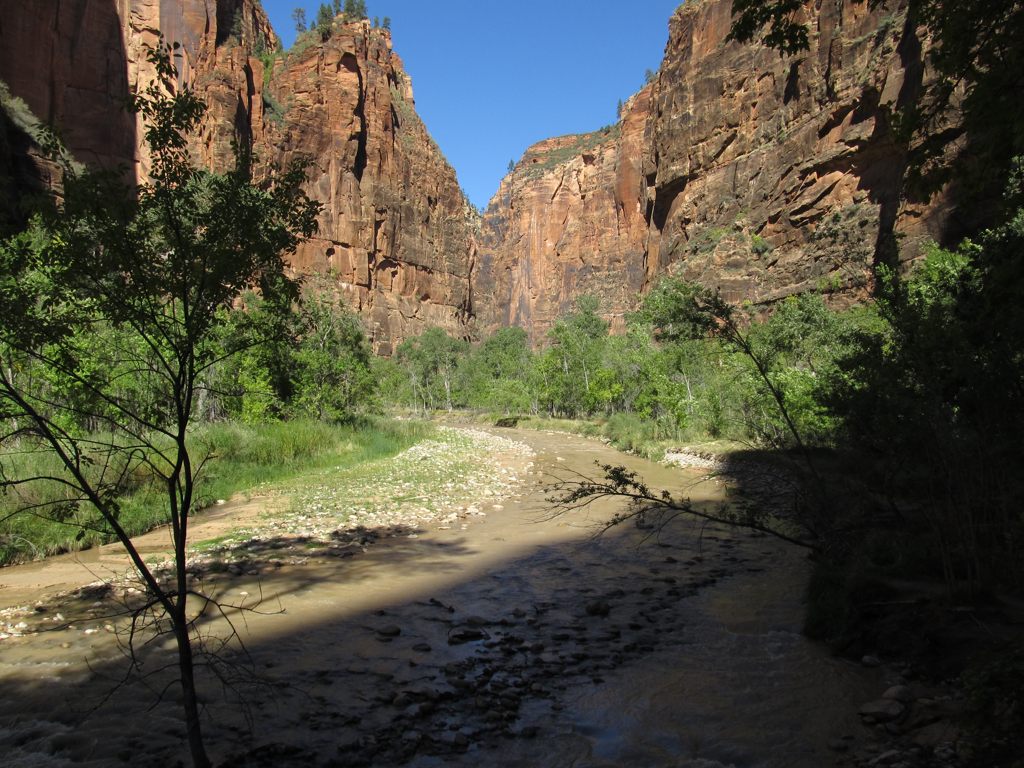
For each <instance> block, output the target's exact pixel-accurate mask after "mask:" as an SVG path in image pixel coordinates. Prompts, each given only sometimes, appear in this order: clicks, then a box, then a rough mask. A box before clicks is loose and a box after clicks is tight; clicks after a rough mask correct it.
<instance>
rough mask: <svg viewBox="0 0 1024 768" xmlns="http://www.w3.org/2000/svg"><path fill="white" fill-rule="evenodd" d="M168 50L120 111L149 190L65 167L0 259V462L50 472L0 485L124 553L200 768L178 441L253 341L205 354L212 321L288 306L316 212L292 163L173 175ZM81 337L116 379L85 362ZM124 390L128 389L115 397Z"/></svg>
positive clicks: (198, 618) (243, 155) (189, 469)
mask: <svg viewBox="0 0 1024 768" xmlns="http://www.w3.org/2000/svg"><path fill="white" fill-rule="evenodd" d="M177 48H178V46H177V44H175V45H174V46H173V48H172V47H169V46H167V45H165V44H164V43H162V42H161V43H160V44H159V45H158V47H157V48H155V49H152V50H151V51H150V52H149V60H150V61H151V63H152V64H153V65H154V67H155V71H156V78H155V80H154V81H153V82H152V83H151V84H149V85H148V86H147V87H145V88H143V89H141V91H140V92H139V93H138V94H137V95H135V96H134V97H133V98H132V99H131V100H130V105H129V106H130V109H131V110H133V111H134V112H136V113H138V114H139V115H141V117H142V119H143V121H144V123H145V125H146V128H145V141H146V144H147V145H148V147H149V152H150V156H151V159H152V170H151V174H150V179H149V181H148V182H146V183H144V184H142V185H140V186H138V187H137V188H133V186H130V185H127V184H126V183H125V182H123V181H122V180H121V179H120V178H118V177H116V176H114V175H110V174H99V173H98V174H89V173H81V174H79V173H76V172H75V171H74V170H73V169H72V168H70V167H68V168H66V169H65V177H64V199H63V203H62V204H61V205H60V206H59V209H58V210H57V211H56V212H55V214H54V215H52V216H48V217H45V219H44V220H42V221H37V223H36V225H35V227H34V228H33V230H32V231H30V232H27V233H23V234H21V235H18V236H15V237H13V238H10V239H8V240H7V241H5V242H3V243H2V245H0V315H2V316H3V318H4V320H3V324H2V325H0V416H2V419H3V421H2V423H3V424H4V425H5V427H6V428H5V431H4V433H3V434H2V435H0V437H2V441H3V445H4V447H5V448H6V447H7V446H9V445H11V444H12V443H15V442H16V444H17V446H18V450H19V452H21V453H26V452H27V453H32V452H38V453H42V454H46V455H47V456H48V457H49V458H50V459H51V460H53V461H54V462H55V463H56V465H57V466H58V467H59V469H58V470H57V471H54V472H47V473H45V475H46V477H45V478H43V477H41V476H40V475H39V474H35V475H33V476H10V475H9V473H8V472H7V471H6V470H5V472H4V474H3V476H2V477H0V482H2V488H3V490H4V491H5V492H8V493H12V494H14V493H17V492H18V491H20V490H21V489H23V488H24V487H26V486H28V485H31V484H32V483H33V482H39V481H41V480H44V479H45V480H46V481H48V482H49V483H51V484H56V485H59V486H61V487H63V488H64V489H65V492H64V493H63V494H62V498H61V500H60V501H59V503H58V502H54V503H51V504H45V503H43V504H40V505H37V506H36V507H35V508H33V509H32V510H31V512H32V513H34V514H48V515H50V516H51V517H53V518H55V519H59V520H63V521H66V522H68V523H76V524H79V525H83V526H87V527H92V528H94V529H98V530H101V531H103V532H106V533H108V534H109V535H110V536H112V537H113V538H116V539H117V540H118V541H120V543H121V544H122V545H123V546H124V548H125V550H126V551H127V553H128V556H129V558H130V559H131V562H132V564H133V565H134V567H135V569H136V570H137V572H138V574H139V577H140V578H141V581H142V583H143V584H144V586H145V592H146V600H145V602H144V604H143V605H142V606H141V607H139V608H138V613H137V614H136V619H137V620H138V619H139V617H140V616H143V615H145V616H146V617H148V621H149V622H150V625H151V626H156V627H158V628H161V629H164V630H165V631H168V632H170V633H171V634H172V635H173V637H174V640H175V645H176V649H177V659H176V663H175V664H174V665H173V668H174V669H175V672H176V675H177V678H178V682H179V684H180V686H181V693H182V702H183V706H184V716H185V721H186V725H187V738H188V747H189V750H190V752H191V756H192V761H193V763H194V765H195V766H197V767H202V766H208V765H210V760H209V758H208V757H207V755H206V751H205V748H204V744H203V737H202V730H201V723H200V711H199V704H198V694H197V687H196V686H197V678H196V667H197V664H198V663H199V660H201V659H202V658H204V657H203V655H202V654H203V650H204V649H203V647H202V637H201V635H200V634H199V630H200V623H201V622H202V621H203V620H204V619H205V618H206V616H207V614H208V613H210V612H211V611H215V610H216V607H217V606H216V603H214V602H213V601H211V599H210V598H209V597H208V596H203V595H200V594H198V593H197V592H196V587H195V585H194V584H193V583H190V579H189V575H188V573H187V561H186V557H187V554H186V546H187V540H188V529H189V523H190V520H191V519H192V517H193V514H194V512H195V509H196V504H197V498H196V493H195V491H196V479H197V476H198V475H199V473H200V472H201V469H202V467H203V464H204V461H205V460H206V458H207V457H205V456H203V455H202V454H201V452H200V451H198V450H197V449H196V447H195V446H194V445H193V440H192V437H191V434H190V427H191V426H192V424H193V420H194V414H195V411H196V399H197V394H198V391H199V388H200V386H201V382H202V379H203V376H204V374H205V373H206V372H207V371H208V370H210V369H211V367H213V366H215V365H216V364H217V363H218V362H219V360H220V359H222V358H223V357H225V356H228V355H231V354H233V353H235V352H237V351H239V348H240V346H244V345H245V344H252V343H256V342H257V341H258V339H250V340H248V341H246V342H239V346H236V347H235V348H233V349H223V348H221V347H220V346H219V345H217V344H214V343H213V338H214V337H215V336H216V335H217V333H216V331H217V328H218V325H219V324H220V323H222V322H224V320H223V318H224V317H225V313H224V312H223V310H224V309H225V308H227V307H230V305H231V304H232V302H233V301H234V300H235V299H236V298H237V297H238V296H239V295H240V293H241V292H242V291H243V290H246V289H252V288H256V289H259V290H261V291H262V292H264V293H265V294H275V293H281V292H285V293H294V291H295V286H294V284H292V283H291V282H290V281H288V280H287V279H286V278H285V276H284V268H285V261H284V258H285V256H286V255H288V254H290V253H292V252H294V250H295V248H296V245H297V243H298V242H299V241H300V239H302V238H305V237H308V236H310V235H311V234H312V233H313V232H314V230H315V220H316V215H317V212H318V210H319V204H318V203H315V202H312V201H310V200H309V199H308V198H307V197H306V196H305V194H303V193H302V191H301V189H300V184H301V183H302V181H303V179H304V168H303V166H302V164H301V163H296V164H293V165H292V166H290V167H289V168H287V169H285V170H283V171H280V172H277V173H275V174H271V177H270V178H268V179H267V180H265V181H263V182H262V183H260V184H258V185H257V184H254V183H253V158H252V156H251V155H250V154H249V152H247V151H246V149H245V148H240V149H239V151H238V152H237V157H236V164H235V167H234V168H233V169H231V170H230V171H228V172H226V173H223V174H214V173H210V172H207V171H204V170H200V169H198V168H196V167H195V166H194V165H193V164H192V163H191V162H190V158H189V152H188V140H189V135H190V134H191V133H192V132H194V131H195V130H196V129H197V127H198V125H199V122H200V120H201V118H202V116H203V114H204V111H205V105H204V103H203V102H202V101H201V100H200V98H199V97H198V96H197V95H196V94H195V92H194V91H193V90H192V89H191V88H190V87H189V86H188V85H183V86H182V85H179V84H178V75H177V72H176V69H175V65H174V56H175V54H174V50H175V49H177ZM286 303H287V302H286ZM98 335H103V336H104V338H105V339H106V344H107V345H108V349H107V353H106V354H107V355H108V356H109V357H111V358H112V359H113V360H115V361H116V364H115V365H104V366H95V365H91V364H90V360H91V358H92V350H93V349H94V346H95V344H94V342H95V340H96V339H97V336H98ZM111 345H112V348H110V346H111ZM129 379H133V380H134V381H135V382H136V383H137V384H138V386H132V387H125V386H124V383H125V381H127V380H129ZM48 382H51V383H52V382H59V387H58V386H53V385H51V384H48ZM139 477H145V478H149V479H151V480H152V481H153V482H155V483H156V484H157V485H158V487H162V488H163V498H164V502H165V504H166V512H167V517H168V518H169V520H170V534H171V539H172V544H173V550H174V556H173V569H172V571H171V573H170V576H169V577H164V576H163V575H161V574H160V573H157V572H155V571H154V569H153V568H151V567H150V566H149V565H147V563H146V562H145V561H144V560H143V558H142V556H141V555H140V553H139V550H138V548H137V547H136V546H135V544H134V543H133V541H132V538H131V536H130V535H129V532H128V531H127V530H126V529H125V527H124V526H123V525H122V521H121V508H120V503H119V498H120V497H121V496H122V494H123V492H124V491H125V490H126V489H128V488H130V487H131V485H132V483H133V482H137V479H138V478H139ZM129 642H131V641H129ZM133 658H134V656H133Z"/></svg>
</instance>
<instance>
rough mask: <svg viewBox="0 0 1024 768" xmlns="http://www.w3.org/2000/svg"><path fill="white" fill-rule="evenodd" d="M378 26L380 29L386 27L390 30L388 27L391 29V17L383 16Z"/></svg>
mask: <svg viewBox="0 0 1024 768" xmlns="http://www.w3.org/2000/svg"><path fill="white" fill-rule="evenodd" d="M380 26H381V28H382V29H387V30H389V31H390V29H391V17H390V16H385V17H384V18H383V19H382V20H381V22H380Z"/></svg>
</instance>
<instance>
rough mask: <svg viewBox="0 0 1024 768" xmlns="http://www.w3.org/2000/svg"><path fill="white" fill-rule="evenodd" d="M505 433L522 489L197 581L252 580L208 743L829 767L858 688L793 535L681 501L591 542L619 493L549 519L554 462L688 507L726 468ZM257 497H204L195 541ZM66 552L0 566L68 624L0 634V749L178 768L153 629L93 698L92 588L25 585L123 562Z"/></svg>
mask: <svg viewBox="0 0 1024 768" xmlns="http://www.w3.org/2000/svg"><path fill="white" fill-rule="evenodd" d="M501 434H502V435H504V436H512V437H514V438H515V439H516V440H519V441H521V442H524V443H526V444H528V445H529V446H530V447H531V448H532V449H533V450H534V451H535V453H536V457H535V459H534V471H533V473H532V474H531V475H530V476H529V478H528V479H527V481H526V483H525V484H524V485H523V487H522V488H521V491H520V494H519V495H518V496H516V497H513V498H509V499H503V500H500V501H499V502H498V503H492V502H495V500H493V499H488V500H486V502H485V503H482V508H483V509H484V510H486V511H487V514H486V516H485V517H481V518H479V520H474V521H473V522H471V523H470V524H469V525H466V526H463V527H453V528H451V529H447V530H424V531H421V532H417V533H416V534H415V535H408V534H402V535H398V536H394V537H391V538H384V539H381V540H379V541H378V542H377V543H375V544H374V545H373V546H370V547H368V548H367V549H366V551H365V552H363V553H361V554H358V555H356V556H355V557H351V558H344V559H332V558H316V557H311V558H310V559H309V560H308V561H306V562H301V563H292V564H288V565H286V566H284V567H278V568H276V569H272V570H260V571H259V573H258V574H255V573H253V574H249V573H241V574H231V573H217V574H209V575H208V576H207V578H206V580H205V582H204V586H205V587H206V588H207V589H213V590H214V591H216V592H217V593H218V595H219V596H220V597H221V598H222V599H225V600H226V601H229V602H235V603H244V604H247V605H254V604H255V602H256V597H257V596H259V597H260V598H261V602H260V603H259V605H258V608H257V610H256V611H255V612H245V613H236V614H229V615H231V616H232V619H233V623H234V626H235V628H236V630H237V631H238V632H239V636H240V638H241V640H242V641H243V642H244V644H245V647H246V649H247V651H248V656H247V657H246V658H245V659H244V661H245V664H244V665H243V666H241V667H237V668H232V667H229V668H228V669H229V670H232V669H236V670H239V671H243V670H246V669H248V670H250V671H255V673H256V677H257V678H258V684H256V685H255V686H252V687H249V684H248V683H244V682H239V683H238V684H239V685H241V686H242V687H240V688H236V690H237V691H238V692H240V693H241V694H242V697H241V698H242V700H243V701H244V703H245V706H243V705H242V703H241V702H239V701H236V700H235V699H234V698H233V697H232V695H228V696H227V697H226V698H225V696H224V695H223V694H222V691H221V689H220V688H219V687H217V686H216V682H215V681H212V680H211V681H209V682H208V684H207V686H206V688H205V690H206V691H207V699H206V701H205V714H206V716H207V719H206V724H205V729H206V731H205V734H206V737H207V740H208V742H209V748H210V752H211V756H212V757H213V759H214V761H215V763H218V764H223V765H233V766H263V765H266V766H291V765H302V766H321V765H323V766H330V765H338V766H342V765H344V766H358V765H372V766H390V765H409V766H421V767H423V768H428V767H430V768H433V767H434V766H477V765H488V766H507V767H509V768H512V767H513V766H522V767H523V768H526V767H527V766H536V767H537V768H562V767H570V766H571V767H572V768H598V767H601V768H605V767H608V768H610V767H611V766H651V767H661V766H665V767H668V766H673V767H682V766H691V767H692V768H715V767H717V766H735V767H736V768H747V767H749V768H754V767H755V766H780V767H781V766H792V767H793V768H804V767H806V768H819V767H820V766H827V765H834V764H836V754H835V753H834V752H832V751H830V749H829V748H828V744H829V743H830V742H833V743H834V742H835V741H836V740H842V739H844V738H847V739H849V738H852V737H855V736H856V735H857V734H858V733H859V732H860V728H861V726H860V724H859V722H858V719H857V717H856V714H855V712H856V709H857V705H858V704H859V703H860V702H862V701H864V700H866V699H867V698H869V697H870V695H871V693H872V692H873V691H875V690H876V689H877V686H878V684H879V683H878V679H877V675H876V673H875V671H872V670H866V669H864V668H862V667H860V666H858V665H853V664H850V663H848V662H845V661H843V660H840V659H836V658H833V657H831V656H830V655H829V654H828V652H827V651H826V650H825V649H823V648H821V647H820V646H818V645H816V644H814V643H812V642H810V641H808V640H807V639H806V638H804V637H803V636H802V635H801V634H800V625H801V618H802V605H801V598H802V593H803V588H804V584H805V581H806V577H807V571H808V566H807V563H806V561H805V558H804V556H803V553H802V552H800V551H796V550H795V549H793V548H792V547H789V546H787V545H785V544H782V543H780V542H777V541H774V540H772V539H770V538H767V537H764V536H758V535H751V534H746V533H737V532H731V531H728V530H724V529H721V528H717V527H714V526H702V525H700V524H696V523H693V522H689V521H685V520H682V519H679V520H676V521H675V522H673V523H672V524H671V525H670V526H669V527H667V528H665V529H664V530H662V531H660V532H652V531H651V530H646V529H639V528H637V527H635V526H633V525H632V524H624V525H622V526H619V527H617V528H614V529H612V530H611V531H609V532H607V533H605V534H604V535H602V536H596V535H595V534H596V531H597V530H598V528H599V527H600V523H601V522H602V521H605V520H607V519H608V518H609V517H610V516H611V515H612V514H614V513H615V512H616V511H618V510H620V509H621V505H620V504H619V503H618V502H613V501H607V502H601V503H598V504H594V505H592V506H590V507H588V508H586V509H584V510H575V511H572V512H569V513H564V514H562V515H559V516H553V515H552V514H551V512H550V504H549V503H548V502H547V501H546V497H547V496H548V495H549V494H550V492H549V491H547V490H546V486H547V485H548V484H549V483H550V482H551V481H552V480H553V478H554V477H567V476H569V475H570V474H571V473H573V472H579V473H583V474H588V475H594V474H595V473H597V472H598V469H597V467H596V466H595V464H594V462H595V461H597V462H601V463H613V464H625V465H626V466H627V467H628V468H629V469H631V470H634V471H637V472H638V473H639V474H640V475H641V476H642V477H643V478H644V480H645V481H646V482H647V483H648V484H649V485H650V486H651V487H653V488H668V489H670V490H672V491H674V492H680V491H682V492H684V495H688V496H689V497H690V498H691V499H692V500H693V501H694V502H695V503H699V504H708V505H716V504H719V503H721V502H722V500H723V498H724V496H723V487H722V485H721V484H720V481H718V480H715V479H709V478H706V477H704V476H703V473H704V471H703V470H681V469H679V468H670V467H665V466H661V465H658V464H654V463H651V462H647V461H645V460H643V459H639V458H636V457H630V456H625V455H622V454H619V453H617V452H616V451H614V450H613V449H611V448H608V447H607V446H605V445H602V444H601V443H598V442H595V441H591V440H586V439H583V438H578V437H574V436H569V435H563V434H550V433H539V432H529V431H514V432H509V431H502V432H501ZM259 505H260V502H259V500H258V499H257V500H254V502H250V503H247V504H244V505H238V506H230V505H229V508H227V509H224V508H221V509H219V510H218V512H217V515H216V517H211V518H210V519H207V520H205V521H202V522H200V521H197V525H196V528H195V529H194V531H193V539H194V540H197V538H198V539H201V538H203V537H204V536H208V535H211V534H213V533H216V532H217V531H218V530H223V529H224V527H225V526H226V525H229V524H230V523H231V521H232V520H233V519H235V518H236V517H243V516H245V515H251V514H253V513H254V510H257V509H258V508H259ZM204 526H205V528H204ZM161 535H162V536H163V537H164V538H166V534H161V533H160V532H155V533H153V534H149V535H148V536H147V537H144V539H143V542H142V543H143V547H144V549H145V550H146V551H151V552H152V551H159V550H160V549H161V547H164V546H165V545H164V544H163V539H162V538H161ZM83 554H84V555H85V557H84V558H83V557H82V556H78V557H75V556H65V557H62V558H51V559H50V560H47V561H43V562H40V563H32V564H29V565H25V566H17V567H14V568H8V569H4V570H3V571H0V607H9V606H13V605H34V604H40V605H42V606H43V608H41V609H40V613H41V614H45V615H47V616H49V615H52V614H53V613H54V612H55V611H61V610H62V611H63V612H64V615H63V616H62V618H65V619H66V621H65V622H64V623H62V624H61V628H60V629H53V630H51V631H44V632H39V633H31V632H28V633H26V634H24V635H23V636H19V637H11V638H8V639H6V640H3V641H2V643H0V683H2V689H0V754H4V755H5V759H7V761H8V762H6V764H7V765H14V766H35V765H51V766H70V765H86V766H107V765H111V766H114V765H154V766H162V765H175V764H176V763H177V762H178V761H179V760H180V761H181V762H182V763H183V764H187V763H188V758H187V754H185V753H184V752H183V741H182V737H183V725H182V723H181V719H180V716H179V709H180V704H179V702H177V701H176V699H175V696H174V693H173V689H171V692H170V693H169V694H168V695H166V696H164V698H163V699H162V700H161V701H160V702H159V703H156V704H154V701H155V698H154V694H155V693H159V691H160V689H161V685H162V683H163V680H162V678H161V673H160V671H159V668H160V667H161V666H163V665H164V664H166V663H168V661H170V660H171V659H172V657H171V656H170V645H169V644H168V643H164V642H157V643H153V644H151V645H150V646H149V647H148V648H147V649H146V650H145V653H144V655H143V660H144V667H143V670H144V671H148V672H152V673H153V674H154V677H152V678H151V679H150V680H149V681H148V686H147V685H143V684H141V683H138V682H130V683H128V684H126V685H123V686H122V687H120V688H118V689H117V690H116V691H114V692H113V694H111V695H109V698H108V694H110V691H111V690H112V688H113V686H114V685H115V684H117V683H118V682H119V681H120V680H121V678H123V676H124V670H125V667H126V662H125V658H124V656H123V653H122V650H121V649H120V648H119V646H118V643H117V642H116V640H117V638H118V636H119V635H120V636H121V637H122V638H123V633H121V632H119V629H120V627H121V625H120V624H118V622H117V621H116V620H115V619H113V618H104V617H105V616H107V615H108V614H109V613H110V612H111V609H110V607H109V606H107V604H106V603H105V601H104V597H103V595H102V594H100V593H97V594H96V595H90V593H89V592H88V591H87V592H85V593H79V594H78V595H77V596H75V597H74V598H73V599H72V598H65V599H64V603H61V602H60V601H59V600H58V601H56V602H54V601H53V600H52V599H50V598H47V597H46V596H47V595H49V594H52V593H54V592H55V591H57V590H66V589H69V588H71V587H74V586H78V585H82V584H87V583H90V582H92V581H93V580H94V578H95V574H96V573H97V569H98V568H100V565H101V564H102V563H104V562H106V563H107V565H108V566H109V567H111V568H114V567H115V564H116V563H117V562H118V561H119V560H118V558H119V557H120V556H119V555H118V554H117V552H116V549H113V550H98V551H96V552H94V553H92V554H86V553H83ZM83 560H84V561H85V562H83ZM92 598H95V599H92ZM67 622H70V623H71V626H70V628H65V625H66V623H67ZM40 626H41V625H40ZM35 627H36V625H32V626H31V627H30V628H35ZM203 630H204V632H205V633H207V634H209V635H210V636H213V637H217V636H223V635H224V634H225V633H226V631H227V624H226V622H225V621H224V620H223V619H214V618H211V619H210V620H209V621H208V622H207V623H205V624H204V625H203ZM230 658H237V659H241V657H238V656H234V657H230ZM232 674H233V673H232ZM104 699H106V700H105V701H103V700H104ZM101 702H102V706H99V708H98V709H94V708H95V707H96V706H97V705H100V704H101Z"/></svg>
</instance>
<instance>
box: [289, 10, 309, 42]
mask: <svg viewBox="0 0 1024 768" xmlns="http://www.w3.org/2000/svg"><path fill="white" fill-rule="evenodd" d="M292 21H294V22H295V31H296V33H298V34H300V35H301V34H302V33H303V32H305V31H306V9H305V8H296V9H295V10H294V11H292Z"/></svg>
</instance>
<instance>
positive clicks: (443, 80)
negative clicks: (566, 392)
mask: <svg viewBox="0 0 1024 768" xmlns="http://www.w3.org/2000/svg"><path fill="white" fill-rule="evenodd" d="M679 3H680V0H367V3H366V5H367V10H368V11H369V14H370V17H371V18H372V17H373V16H379V17H381V18H383V17H384V16H389V17H390V18H391V33H392V38H393V41H394V49H395V51H396V53H398V55H399V56H401V58H402V60H403V61H404V62H405V67H406V70H407V71H408V73H409V74H410V75H411V77H412V84H413V91H414V94H415V97H416V109H417V111H418V112H419V114H420V116H421V117H422V118H423V121H424V122H425V123H426V125H427V128H428V130H429V131H430V133H431V134H432V135H433V137H434V139H435V140H436V141H437V143H438V145H439V146H440V147H441V149H442V150H443V151H444V153H445V156H446V157H447V158H448V161H449V162H450V163H451V164H452V165H453V166H454V167H455V170H456V172H457V173H458V176H459V181H460V183H461V184H462V187H463V189H465V190H466V193H467V194H468V195H469V199H470V200H472V202H473V203H474V204H475V205H476V206H478V207H483V206H485V205H486V204H487V201H488V200H489V199H490V197H491V195H493V194H494V193H495V192H496V191H497V188H498V182H499V181H500V180H501V177H502V176H504V175H505V172H506V170H507V166H508V161H509V160H513V159H514V160H518V159H519V157H520V156H521V155H522V153H523V151H524V150H525V149H526V148H527V147H528V146H530V145H531V144H533V143H534V142H536V141H540V140H541V139H545V138H548V137H549V136H560V135H562V134H566V133H583V132H586V131H592V130H596V129H597V128H600V127H601V126H603V125H607V124H608V123H612V122H614V121H615V119H616V115H615V108H616V104H617V102H618V100H619V99H623V100H625V99H626V98H628V97H629V96H630V95H631V94H633V93H635V92H636V91H637V90H638V89H639V88H640V87H641V86H642V85H643V82H644V71H645V70H646V69H652V70H656V69H657V68H658V66H659V64H660V63H661V57H662V53H663V52H664V49H665V42H666V41H667V40H668V20H669V17H670V16H671V15H672V12H673V11H674V10H675V9H676V7H677V6H678V5H679ZM263 7H264V8H265V9H266V11H267V13H268V14H269V15H270V20H271V22H272V23H273V25H274V29H275V30H276V31H277V33H278V35H280V36H281V38H282V40H283V43H284V44H285V45H286V46H288V45H291V43H292V40H293V39H294V37H295V25H294V23H293V21H292V18H291V15H292V11H293V10H294V9H295V8H297V7H302V8H305V9H306V17H307V18H309V19H314V18H316V11H317V9H318V8H319V7H320V2H319V0H263Z"/></svg>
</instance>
